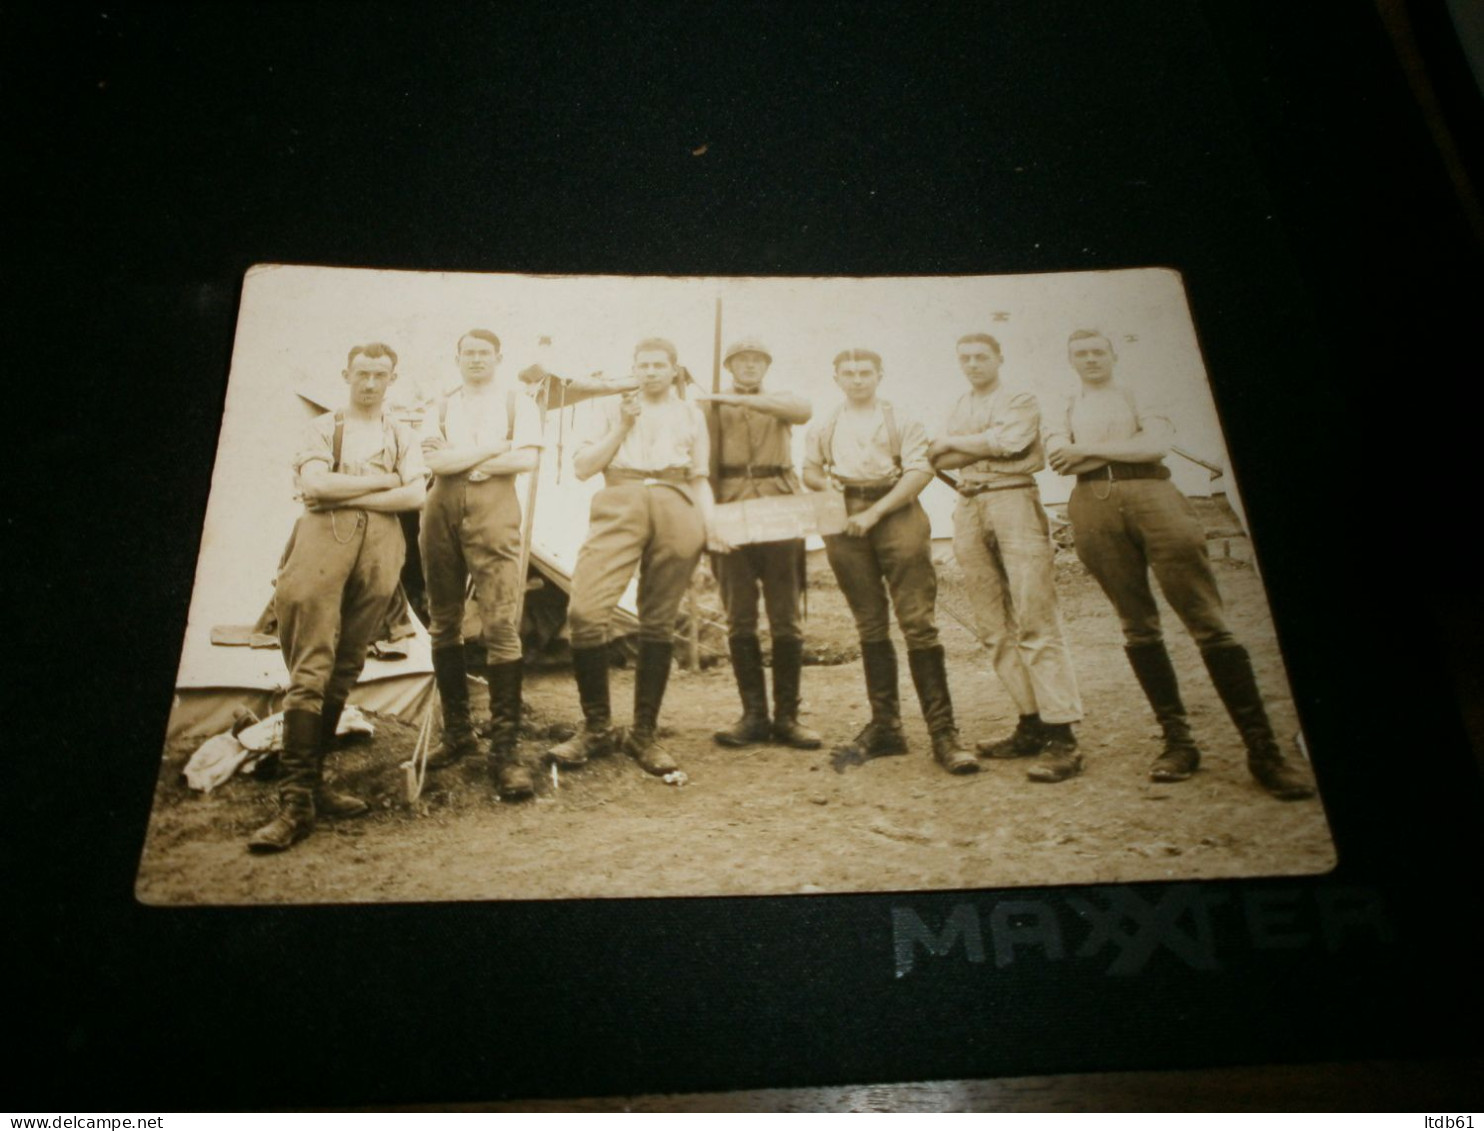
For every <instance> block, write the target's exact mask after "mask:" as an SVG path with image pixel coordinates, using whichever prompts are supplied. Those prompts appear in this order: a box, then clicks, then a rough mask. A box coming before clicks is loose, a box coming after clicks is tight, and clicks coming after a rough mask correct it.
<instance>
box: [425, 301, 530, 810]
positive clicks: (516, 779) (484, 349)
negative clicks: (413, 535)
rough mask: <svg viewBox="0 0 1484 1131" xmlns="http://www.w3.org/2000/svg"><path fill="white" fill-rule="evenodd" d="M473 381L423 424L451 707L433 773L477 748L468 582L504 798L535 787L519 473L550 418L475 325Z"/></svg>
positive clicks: (461, 353) (493, 760) (429, 528)
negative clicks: (526, 714) (508, 383)
mask: <svg viewBox="0 0 1484 1131" xmlns="http://www.w3.org/2000/svg"><path fill="white" fill-rule="evenodd" d="M454 361H455V362H456V363H457V365H458V368H459V374H460V376H461V377H462V378H463V384H462V385H460V386H459V388H458V389H456V390H455V391H454V392H453V393H452V394H450V395H449V396H447V397H444V398H442V399H440V400H439V402H438V403H437V405H436V406H435V409H434V410H433V411H432V412H430V414H429V417H428V420H427V422H426V423H425V424H424V425H423V436H422V446H423V457H424V459H425V460H426V461H427V465H428V469H429V470H430V471H431V472H432V473H433V486H432V488H431V489H430V490H429V491H428V504H427V508H426V509H425V510H424V512H423V516H422V532H421V537H420V539H419V548H420V549H421V551H422V560H423V572H424V574H425V575H426V577H427V585H428V611H429V620H430V624H429V633H430V635H431V636H432V638H433V670H434V672H435V674H436V677H437V680H438V693H439V697H440V699H441V700H442V704H443V745H442V747H441V748H440V749H439V750H437V751H436V752H435V753H434V754H433V755H432V756H431V757H430V758H429V759H428V766H429V768H431V769H439V768H441V767H443V766H447V765H451V764H452V763H454V762H456V761H458V760H459V759H460V758H463V757H465V756H466V755H468V754H471V753H473V752H475V751H476V750H477V749H478V741H477V740H476V738H475V737H474V731H473V727H472V725H471V723H470V719H469V687H468V681H467V678H466V671H465V658H464V637H463V623H464V601H465V594H466V591H467V586H468V584H469V580H470V578H471V577H472V579H473V582H474V599H475V601H476V603H477V604H478V606H479V621H480V640H479V644H480V651H481V653H482V658H483V663H481V664H480V665H479V666H480V669H481V670H482V672H483V674H484V675H485V677H486V679H487V680H488V682H489V697H490V723H491V728H490V744H489V753H488V761H489V770H490V774H491V776H492V777H493V779H494V783H495V788H496V790H497V791H498V792H499V795H500V796H501V797H502V798H503V799H505V800H508V801H518V800H522V799H524V798H528V797H531V796H532V795H533V794H534V793H535V783H534V782H533V781H532V779H531V773H530V770H528V769H527V768H526V767H525V765H524V764H522V763H521V761H520V758H519V753H518V740H519V736H520V716H521V688H522V682H523V679H522V677H523V674H524V671H525V661H524V658H523V656H522V653H521V644H520V625H519V624H518V623H516V609H517V608H518V607H519V605H520V597H521V590H522V587H523V586H524V584H525V578H523V577H521V576H519V574H520V545H521V506H520V500H519V498H517V496H516V491H515V477H516V476H517V475H519V474H520V473H522V472H526V471H530V470H532V469H533V468H534V467H535V466H536V453H537V450H538V449H539V448H540V447H541V424H540V420H539V418H538V415H537V410H536V406H535V405H534V404H533V403H532V401H531V398H530V397H529V396H526V395H524V393H523V392H522V391H521V390H519V389H516V388H508V387H504V386H502V385H501V384H500V383H499V382H498V381H497V380H496V375H497V373H498V371H499V368H500V361H501V353H500V339H499V337H497V336H496V335H495V334H494V333H492V332H491V331H489V330H470V331H469V332H468V333H466V334H464V335H462V336H461V337H460V338H459V340H458V343H457V345H456V347H455V352H454Z"/></svg>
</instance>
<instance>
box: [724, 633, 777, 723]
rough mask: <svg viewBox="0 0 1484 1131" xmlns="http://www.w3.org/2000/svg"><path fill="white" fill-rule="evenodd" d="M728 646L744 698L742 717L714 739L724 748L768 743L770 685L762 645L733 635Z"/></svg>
mask: <svg viewBox="0 0 1484 1131" xmlns="http://www.w3.org/2000/svg"><path fill="white" fill-rule="evenodd" d="M729 644H730V646H731V652H732V671H733V673H734V674H735V675H736V677H737V692H738V694H740V695H741V697H742V717H741V718H740V719H738V720H737V721H736V722H735V723H733V724H732V726H731V727H729V728H728V729H727V730H719V731H717V732H716V733H715V734H714V735H712V736H711V737H712V738H714V739H715V740H716V741H717V743H719V744H720V745H722V746H749V745H751V744H752V743H754V742H766V741H768V738H769V737H770V736H771V735H772V729H771V728H770V727H769V725H768V685H767V683H766V682H765V681H764V679H763V649H762V645H761V644H759V643H758V639H757V637H756V636H734V637H732V639H731V640H730V641H729ZM775 678H776V677H775Z"/></svg>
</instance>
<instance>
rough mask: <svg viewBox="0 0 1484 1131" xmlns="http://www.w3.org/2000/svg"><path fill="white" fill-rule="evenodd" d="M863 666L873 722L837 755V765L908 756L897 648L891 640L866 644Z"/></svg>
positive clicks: (840, 748)
mask: <svg viewBox="0 0 1484 1131" xmlns="http://www.w3.org/2000/svg"><path fill="white" fill-rule="evenodd" d="M861 666H862V667H863V668H864V669H865V672H866V700H867V701H868V702H869V703H870V704H871V721H870V722H868V723H867V724H866V725H865V726H864V727H862V728H861V732H860V733H859V734H857V735H856V736H855V738H854V739H852V740H851V741H850V742H848V743H846V744H845V745H844V746H841V747H839V748H838V749H837V750H836V751H835V759H836V761H837V763H838V762H848V761H857V762H860V761H865V760H866V759H868V758H880V757H882V756H883V755H887V754H905V753H907V736H906V735H905V734H903V733H902V704H901V697H900V695H899V694H898V692H897V650H896V647H895V646H894V645H893V644H892V642H891V641H890V640H873V641H871V642H869V643H862V644H861Z"/></svg>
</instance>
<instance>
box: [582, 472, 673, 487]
mask: <svg viewBox="0 0 1484 1131" xmlns="http://www.w3.org/2000/svg"><path fill="white" fill-rule="evenodd" d="M690 480H691V473H690V468H688V467H664V468H661V469H660V470H658V471H643V470H640V469H639V468H633V467H610V468H607V469H606V470H604V472H603V481H604V482H605V483H606V484H607V485H608V486H610V487H612V486H615V485H616V484H618V483H643V484H644V485H645V486H648V485H649V484H651V483H689V482H690Z"/></svg>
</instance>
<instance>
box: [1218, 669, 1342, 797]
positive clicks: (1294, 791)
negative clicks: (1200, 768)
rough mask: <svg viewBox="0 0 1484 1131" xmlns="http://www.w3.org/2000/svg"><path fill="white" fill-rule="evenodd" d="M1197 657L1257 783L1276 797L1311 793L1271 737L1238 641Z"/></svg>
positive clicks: (1255, 686)
mask: <svg viewBox="0 0 1484 1131" xmlns="http://www.w3.org/2000/svg"><path fill="white" fill-rule="evenodd" d="M1201 659H1203V660H1205V661H1206V671H1208V672H1210V673H1211V682H1212V683H1214V684H1215V685H1216V693H1217V694H1218V695H1220V696H1221V701H1222V703H1224V704H1225V705H1226V711H1227V714H1229V715H1230V716H1231V719H1232V722H1233V723H1235V724H1236V726H1237V730H1238V731H1239V732H1240V733H1241V735H1242V741H1243V743H1245V744H1246V747H1247V768H1248V769H1249V770H1250V771H1251V772H1252V776H1253V777H1254V778H1256V779H1257V782H1258V784H1259V785H1261V786H1262V787H1263V789H1265V790H1267V791H1268V792H1269V793H1271V794H1272V795H1273V796H1274V797H1276V798H1278V800H1280V801H1303V800H1304V799H1305V798H1309V797H1313V796H1314V786H1313V784H1312V783H1311V782H1310V781H1309V780H1308V777H1307V776H1306V775H1305V774H1304V773H1303V772H1302V771H1301V770H1300V769H1299V768H1298V767H1297V766H1295V765H1293V764H1292V763H1291V762H1289V761H1288V759H1287V758H1285V757H1284V756H1283V751H1282V749H1281V748H1280V747H1279V746H1278V740H1277V739H1276V738H1274V737H1273V728H1272V725H1271V724H1270V723H1269V722H1268V712H1267V709H1266V708H1265V707H1264V706H1263V704H1262V692H1260V691H1259V690H1258V689H1257V676H1256V675H1254V674H1253V671H1252V660H1251V658H1250V657H1249V656H1248V655H1247V649H1246V648H1244V647H1242V645H1240V644H1221V645H1217V646H1216V647H1214V648H1204V649H1202V650H1201Z"/></svg>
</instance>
